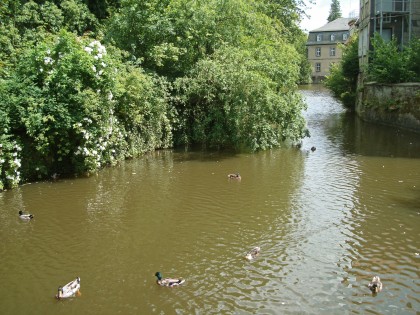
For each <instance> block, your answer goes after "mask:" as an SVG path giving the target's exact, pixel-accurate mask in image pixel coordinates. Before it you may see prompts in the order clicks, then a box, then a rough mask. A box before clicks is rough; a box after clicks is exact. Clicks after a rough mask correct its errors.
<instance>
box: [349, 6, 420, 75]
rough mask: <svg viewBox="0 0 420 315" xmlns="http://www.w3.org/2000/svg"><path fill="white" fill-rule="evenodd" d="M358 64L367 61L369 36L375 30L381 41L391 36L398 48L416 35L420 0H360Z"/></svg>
mask: <svg viewBox="0 0 420 315" xmlns="http://www.w3.org/2000/svg"><path fill="white" fill-rule="evenodd" d="M357 26H358V29H359V64H360V66H361V70H362V68H363V67H362V65H363V64H365V63H367V62H368V60H367V58H368V52H369V50H371V49H372V45H371V39H372V37H373V36H374V34H375V33H378V34H379V35H380V36H381V37H382V38H383V39H384V40H385V41H389V40H391V38H395V40H396V41H397V43H398V45H399V46H400V49H403V47H404V45H406V44H408V42H409V41H410V40H411V39H413V38H419V37H420V1H418V0H360V18H359V21H358V22H357Z"/></svg>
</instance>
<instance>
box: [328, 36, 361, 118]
mask: <svg viewBox="0 0 420 315" xmlns="http://www.w3.org/2000/svg"><path fill="white" fill-rule="evenodd" d="M357 50H358V36H357V35H354V36H352V37H351V38H350V40H349V43H348V44H347V45H346V46H344V47H343V58H342V59H341V62H340V63H337V64H335V65H333V66H332V68H331V71H330V75H328V76H327V78H326V80H325V81H324V83H325V85H326V86H327V87H328V88H329V89H330V90H331V91H332V93H333V95H334V96H335V97H336V98H338V99H339V100H340V101H341V102H342V103H343V105H344V106H345V107H346V108H348V109H350V110H353V109H354V107H355V104H356V89H357V77H358V74H359V58H358V55H357Z"/></svg>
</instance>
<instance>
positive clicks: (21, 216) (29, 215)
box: [19, 210, 34, 220]
mask: <svg viewBox="0 0 420 315" xmlns="http://www.w3.org/2000/svg"><path fill="white" fill-rule="evenodd" d="M19 218H21V219H22V220H31V219H33V218H34V216H33V214H25V213H23V211H22V210H19Z"/></svg>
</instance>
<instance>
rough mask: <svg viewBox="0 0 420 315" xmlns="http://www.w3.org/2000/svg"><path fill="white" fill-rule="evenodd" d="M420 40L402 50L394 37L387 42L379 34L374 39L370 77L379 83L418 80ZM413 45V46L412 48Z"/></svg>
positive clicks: (370, 60)
mask: <svg viewBox="0 0 420 315" xmlns="http://www.w3.org/2000/svg"><path fill="white" fill-rule="evenodd" d="M418 42H419V40H414V41H413V42H412V43H411V45H409V46H408V48H407V49H405V50H403V51H400V49H399V47H398V44H397V41H396V39H395V38H393V39H392V40H391V41H389V42H385V41H384V40H383V39H382V37H381V36H380V35H379V34H376V35H375V37H374V39H373V41H372V45H373V51H372V52H371V55H370V59H369V64H368V70H367V72H368V79H369V80H371V81H376V82H378V83H402V82H415V81H416V80H417V81H418V76H419V75H418V71H417V72H415V71H416V70H418V68H419V67H420V66H419V59H420V57H419V55H420V52H419V50H418V48H419V47H420V44H419V43H418ZM410 46H411V48H410Z"/></svg>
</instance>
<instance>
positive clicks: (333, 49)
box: [330, 47, 335, 57]
mask: <svg viewBox="0 0 420 315" xmlns="http://www.w3.org/2000/svg"><path fill="white" fill-rule="evenodd" d="M330 56H332V57H333V56H335V47H330Z"/></svg>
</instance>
